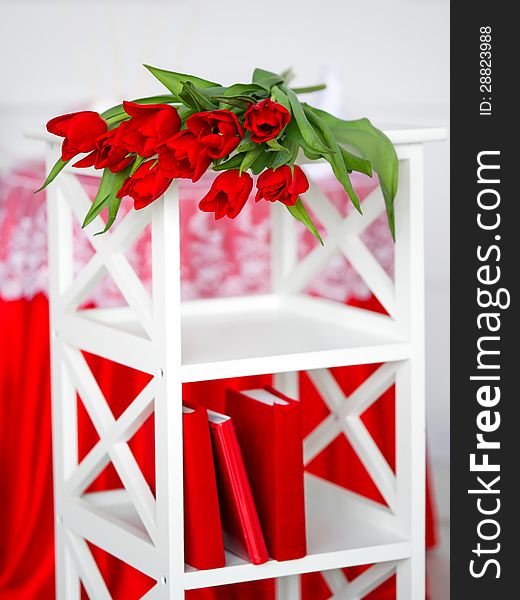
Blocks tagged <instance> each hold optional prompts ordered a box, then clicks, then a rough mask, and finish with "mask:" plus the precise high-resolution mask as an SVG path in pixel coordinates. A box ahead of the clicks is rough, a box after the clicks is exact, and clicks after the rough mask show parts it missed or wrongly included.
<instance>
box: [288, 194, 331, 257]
mask: <svg viewBox="0 0 520 600" xmlns="http://www.w3.org/2000/svg"><path fill="white" fill-rule="evenodd" d="M287 210H288V211H289V212H290V213H291V215H292V216H293V217H294V218H295V219H297V220H298V221H300V223H303V224H304V225H305V227H307V229H308V230H309V231H310V232H311V233H312V235H313V236H314V237H315V238H316V239H317V240H318V242H319V243H320V244H321V245H322V246H323V240H322V239H321V236H320V234H319V232H318V230H317V229H316V225H314V223H313V222H312V219H311V218H310V217H309V213H308V212H307V209H306V208H305V206H304V204H303V202H302V200H301V198H298V200H297V201H296V204H295V205H294V206H288V207H287Z"/></svg>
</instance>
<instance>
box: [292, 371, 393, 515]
mask: <svg viewBox="0 0 520 600" xmlns="http://www.w3.org/2000/svg"><path fill="white" fill-rule="evenodd" d="M307 374H308V376H309V378H310V379H311V381H312V382H313V384H314V386H315V387H316V390H317V391H318V393H319V394H320V395H321V397H322V398H323V401H324V402H325V404H326V405H327V407H328V409H329V410H330V414H329V415H328V416H327V417H326V418H325V419H324V420H323V421H322V422H321V423H320V424H319V425H318V426H317V427H316V428H315V429H313V431H312V432H311V433H310V434H309V435H308V436H307V437H306V438H305V441H304V446H303V449H304V462H305V464H306V465H308V464H309V463H310V462H311V461H312V460H313V459H314V458H315V457H316V456H318V454H320V453H321V452H322V451H323V450H324V449H325V448H326V447H327V446H328V445H329V444H331V443H332V442H333V441H334V440H335V439H336V438H337V437H338V435H340V434H342V433H343V434H344V435H345V436H346V438H347V439H348V440H349V442H350V443H351V445H352V447H353V448H354V450H355V452H356V454H357V455H358V457H359V459H360V460H361V462H362V463H363V465H364V466H365V468H366V470H367V471H368V473H369V475H370V477H371V478H372V480H373V481H374V483H375V484H376V486H377V488H378V489H379V491H380V492H381V495H382V496H383V498H384V499H385V501H386V503H387V504H388V506H389V508H390V510H391V511H392V512H393V513H394V514H395V513H396V506H397V492H396V478H395V475H394V472H393V471H392V469H391V468H390V466H389V464H388V462H387V460H386V459H385V457H384V456H383V454H382V453H381V450H379V448H378V446H377V444H376V443H375V442H374V440H373V438H372V436H371V435H370V433H369V432H368V430H367V428H366V427H365V425H364V424H363V422H362V421H361V418H360V416H361V414H362V413H363V412H364V411H365V410H366V409H367V408H368V407H369V406H371V405H372V404H373V403H374V402H375V401H376V400H377V399H378V398H380V397H381V395H382V394H383V393H384V392H385V391H386V390H388V389H389V388H390V386H391V385H392V384H393V383H394V382H395V366H394V365H393V364H392V363H385V364H383V365H381V366H380V367H379V368H378V369H377V370H376V371H375V372H374V373H372V375H371V376H370V377H368V378H367V379H366V380H365V381H364V382H363V383H362V384H361V385H360V386H359V387H358V388H357V389H356V390H354V392H353V393H352V394H351V395H350V396H348V397H347V396H345V394H344V393H343V391H342V390H341V388H340V386H339V385H338V383H337V381H336V379H335V378H334V377H333V375H332V373H331V372H330V371H329V370H328V369H317V370H314V371H308V372H307Z"/></svg>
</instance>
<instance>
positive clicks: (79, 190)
mask: <svg viewBox="0 0 520 600" xmlns="http://www.w3.org/2000/svg"><path fill="white" fill-rule="evenodd" d="M60 190H61V191H62V193H63V196H64V198H65V199H66V200H67V201H68V203H69V205H70V208H71V210H72V212H73V214H74V216H75V218H76V220H77V221H78V223H79V224H81V223H82V222H83V219H84V217H85V215H86V214H87V212H88V210H89V208H90V207H91V204H92V203H91V201H90V199H89V197H88V195H87V193H86V191H85V188H84V187H83V186H82V185H81V183H80V182H79V180H78V178H77V177H76V176H75V175H74V174H68V173H66V174H65V175H64V176H63V177H62V180H61V181H60ZM150 219H151V211H149V210H148V211H147V210H144V211H136V210H131V211H130V212H129V213H128V214H127V215H126V216H125V218H124V219H123V220H122V222H121V223H120V224H119V226H118V227H117V229H115V230H114V231H113V232H112V233H110V232H107V233H105V234H103V235H102V236H96V235H94V234H95V233H96V232H99V231H102V230H103V229H104V228H105V223H104V222H103V220H102V219H101V217H100V216H98V217H96V219H94V221H93V222H92V223H91V224H90V225H89V226H88V227H86V228H85V233H86V235H87V237H88V239H89V241H90V243H91V244H92V246H93V247H94V250H95V251H96V252H95V254H94V255H93V256H92V258H91V259H90V260H89V262H88V263H87V264H86V265H85V266H84V267H83V269H82V270H81V271H80V273H79V274H78V275H77V277H75V279H74V281H73V282H72V283H71V285H70V287H69V288H68V289H67V290H65V291H64V293H63V295H62V297H61V302H62V303H63V309H64V310H75V309H76V308H77V307H78V306H79V305H80V304H81V303H82V302H83V301H84V300H85V299H86V298H87V297H88V296H89V294H90V292H91V291H92V290H93V289H94V287H95V286H96V284H97V283H98V282H99V281H100V280H101V279H102V278H103V277H104V276H105V274H106V273H109V274H110V275H111V277H112V279H113V281H114V283H115V284H116V285H117V287H118V288H119V290H120V291H121V294H122V295H123V297H124V298H125V300H126V301H127V303H128V305H129V306H130V308H131V309H132V310H133V312H134V315H135V317H136V319H138V320H139V322H140V323H141V325H142V327H143V329H144V331H145V332H146V333H147V334H148V336H149V337H150V339H151V338H152V336H153V331H154V327H153V310H152V299H151V298H150V294H149V293H148V292H147V291H146V289H145V288H144V286H143V284H142V282H141V280H140V279H139V277H138V276H137V274H136V273H135V271H134V269H133V268H132V267H131V265H130V263H129V262H128V259H127V258H126V256H125V254H124V253H125V251H126V250H127V249H128V247H129V246H130V245H131V244H132V242H133V241H134V240H135V239H136V237H137V236H138V235H139V234H140V233H141V232H142V231H143V230H144V229H145V227H146V226H147V225H148V224H149V223H150Z"/></svg>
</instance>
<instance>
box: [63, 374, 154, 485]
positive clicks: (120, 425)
mask: <svg viewBox="0 0 520 600" xmlns="http://www.w3.org/2000/svg"><path fill="white" fill-rule="evenodd" d="M153 392H154V380H152V381H150V383H148V385H147V386H146V387H145V388H144V389H143V390H142V392H141V393H140V394H139V395H138V396H137V398H136V399H135V400H134V401H133V402H132V403H131V404H130V406H129V407H128V408H127V409H126V410H125V411H124V412H123V414H122V415H121V416H120V417H119V419H118V420H117V421H116V422H115V423H114V424H113V425H111V426H110V428H109V429H108V430H106V431H105V435H104V437H103V439H100V440H99V441H98V442H97V444H96V445H95V446H94V447H93V448H92V450H90V452H89V453H88V454H87V456H85V458H84V459H83V460H82V461H81V463H80V464H79V465H78V467H77V468H76V469H75V470H74V472H73V473H72V475H71V476H70V478H69V479H68V480H67V482H66V485H65V487H66V491H67V494H68V495H69V496H76V495H79V494H81V493H83V492H84V491H85V489H86V488H87V487H88V486H89V485H90V484H91V483H92V482H93V481H94V479H95V478H96V477H97V475H98V474H99V473H100V472H101V471H102V470H103V469H104V468H105V466H106V465H107V464H108V462H109V455H108V450H107V443H116V442H121V441H124V442H126V441H128V440H129V439H130V438H131V437H132V436H133V435H134V433H135V432H136V431H137V430H138V429H139V428H140V427H141V425H142V424H143V423H144V422H145V421H146V419H147V418H148V417H149V416H150V415H151V414H152V411H153Z"/></svg>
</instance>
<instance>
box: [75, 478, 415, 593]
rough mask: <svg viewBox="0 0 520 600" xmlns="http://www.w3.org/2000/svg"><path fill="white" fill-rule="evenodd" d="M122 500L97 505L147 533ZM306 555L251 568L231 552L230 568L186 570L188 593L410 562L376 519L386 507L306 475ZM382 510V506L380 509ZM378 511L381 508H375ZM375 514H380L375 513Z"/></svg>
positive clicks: (398, 539)
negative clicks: (373, 564) (345, 568)
mask: <svg viewBox="0 0 520 600" xmlns="http://www.w3.org/2000/svg"><path fill="white" fill-rule="evenodd" d="M118 493H119V494H120V498H121V500H120V501H119V502H117V501H114V492H109V493H108V494H109V497H110V501H109V502H107V503H106V504H104V500H103V492H100V493H94V494H91V495H87V496H86V497H85V498H86V499H87V498H88V496H91V499H90V498H89V499H88V500H87V502H88V501H89V500H90V501H91V502H92V503H93V506H97V507H98V508H102V510H103V511H105V512H106V514H107V517H108V518H110V519H116V520H120V521H121V522H122V523H124V524H126V525H130V526H131V527H133V528H135V529H137V530H142V531H143V535H145V533H144V528H143V526H142V524H141V522H140V520H139V518H138V516H137V513H136V511H135V509H134V508H133V505H132V503H131V502H130V500H129V497H128V495H127V493H126V492H125V491H124V490H121V491H120V492H118ZM305 498H306V529H307V555H306V556H305V557H303V558H300V559H295V560H290V561H283V562H278V561H274V560H269V561H268V562H267V563H264V564H262V565H252V564H251V563H248V562H247V561H245V560H243V559H241V558H239V557H238V556H236V555H235V554H233V553H231V552H226V566H225V567H222V568H217V569H210V570H206V571H198V570H196V569H194V568H193V567H191V566H190V565H186V566H185V588H186V589H196V588H201V587H206V586H215V585H223V584H226V583H233V582H240V581H251V580H255V579H267V578H271V577H277V576H285V575H290V574H299V573H306V572H311V571H318V570H326V569H327V568H339V567H341V566H350V565H356V564H367V563H370V562H382V561H389V560H398V559H401V558H406V557H407V556H408V555H409V552H410V545H409V541H408V540H406V538H405V537H404V536H403V535H402V534H401V533H399V532H398V530H397V529H393V528H392V527H388V526H387V525H385V523H384V522H383V521H380V520H378V519H377V518H375V517H374V515H375V514H377V512H378V511H380V512H381V514H383V513H384V512H385V510H386V509H385V508H384V507H379V505H376V503H373V502H371V501H367V500H365V499H363V498H362V497H360V496H356V495H355V494H351V493H349V492H348V491H346V490H344V489H343V488H341V487H339V486H337V485H335V484H332V483H329V482H327V481H325V480H323V479H320V478H318V477H315V476H313V475H310V474H306V476H305ZM376 506H377V507H376ZM375 507H376V508H375ZM374 511H375V513H374Z"/></svg>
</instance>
